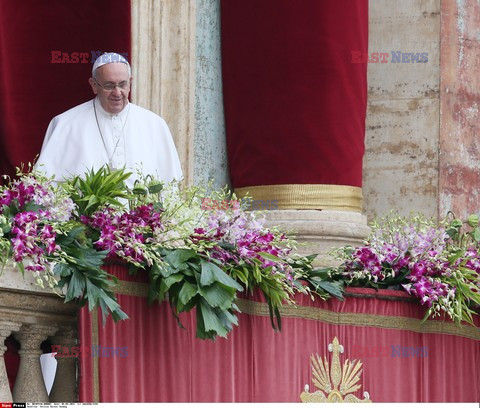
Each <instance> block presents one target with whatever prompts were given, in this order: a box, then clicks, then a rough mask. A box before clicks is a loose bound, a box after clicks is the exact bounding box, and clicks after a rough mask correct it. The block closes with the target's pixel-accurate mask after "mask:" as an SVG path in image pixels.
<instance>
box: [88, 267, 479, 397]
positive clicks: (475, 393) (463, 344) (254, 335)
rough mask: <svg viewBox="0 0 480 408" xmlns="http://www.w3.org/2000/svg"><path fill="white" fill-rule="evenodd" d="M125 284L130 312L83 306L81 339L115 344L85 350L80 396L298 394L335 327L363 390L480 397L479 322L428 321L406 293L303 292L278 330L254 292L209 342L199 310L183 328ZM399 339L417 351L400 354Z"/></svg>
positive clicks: (122, 298)
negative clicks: (319, 296)
mask: <svg viewBox="0 0 480 408" xmlns="http://www.w3.org/2000/svg"><path fill="white" fill-rule="evenodd" d="M110 272H112V273H114V274H116V275H117V276H119V277H120V278H121V279H122V280H129V281H134V280H135V279H134V278H132V277H131V276H128V275H127V273H126V271H125V270H124V268H123V267H119V266H111V267H110ZM120 291H121V292H122V293H124V294H119V295H118V299H119V302H120V304H121V305H122V307H123V308H124V310H125V311H126V312H127V313H128V314H129V315H130V316H132V317H133V318H132V319H130V320H128V321H126V322H121V323H117V324H114V323H113V322H112V321H111V319H108V320H107V324H106V326H105V327H103V326H102V322H101V318H99V316H98V315H97V316H95V315H91V314H89V313H88V312H87V311H86V309H85V308H84V309H82V311H81V316H82V319H81V326H80V331H79V332H80V333H79V337H80V341H81V346H82V347H86V348H88V349H90V350H91V347H92V345H93V346H95V348H96V350H98V346H101V353H103V354H105V350H107V352H106V354H107V355H103V356H101V357H92V356H86V353H85V352H84V354H83V356H82V358H81V361H80V400H81V401H95V400H99V401H101V402H114V401H122V402H134V401H135V402H298V401H299V400H300V399H299V396H300V393H301V392H302V391H303V389H304V385H305V384H309V385H310V391H311V392H313V391H315V388H314V387H313V384H312V381H311V368H310V355H311V354H319V355H320V356H324V355H325V356H327V358H330V357H329V355H330V354H329V353H328V351H327V345H328V344H329V343H331V342H332V340H333V338H334V337H335V336H336V337H337V338H338V339H339V341H340V344H342V345H343V346H344V348H345V353H344V354H343V355H342V356H341V362H342V363H343V361H344V359H345V358H349V359H350V360H352V359H361V360H362V361H363V374H362V376H361V379H360V382H361V384H362V388H361V390H360V391H359V392H357V393H356V395H357V396H358V397H362V393H361V392H363V391H368V393H369V394H370V398H371V399H372V400H373V401H374V402H474V401H478V398H479V397H480V393H479V390H480V377H479V373H478V370H477V367H478V364H479V363H480V344H479V342H478V340H479V338H480V335H479V331H478V328H473V327H467V328H463V329H462V330H461V329H459V328H458V327H456V326H455V325H454V324H452V323H449V322H441V321H428V322H427V323H426V324H425V325H423V326H421V325H420V320H421V318H422V317H423V313H424V311H425V310H424V309H423V308H422V307H420V306H419V305H418V304H417V303H414V302H409V301H406V299H408V296H407V295H406V294H404V293H399V294H398V293H397V292H394V291H380V292H378V293H376V292H375V291H373V290H368V289H353V290H350V292H351V294H352V295H355V294H357V295H358V294H361V296H363V297H349V298H347V299H346V301H345V302H339V301H336V300H331V301H329V302H323V301H318V300H317V301H316V302H312V301H311V300H310V298H308V297H306V296H299V297H298V298H297V302H298V307H296V308H294V307H290V306H288V307H286V308H285V309H284V310H283V329H282V332H281V333H275V332H274V331H273V329H272V328H271V326H270V320H269V317H268V310H267V307H266V304H265V303H263V302H262V301H261V299H260V298H259V297H258V296H255V297H254V298H250V299H249V300H245V299H244V300H241V301H240V302H239V304H240V307H241V309H242V310H243V313H242V314H240V316H239V317H240V318H239V321H240V323H239V327H237V328H235V329H234V331H233V332H232V333H231V334H230V336H229V338H228V339H227V340H225V339H220V340H218V341H216V342H211V341H202V340H197V339H195V317H194V314H193V313H191V314H187V315H185V316H182V317H181V321H182V323H183V325H184V326H185V327H186V330H182V329H180V328H179V327H178V326H177V323H176V321H175V318H174V317H173V316H172V314H171V311H170V309H169V306H168V305H167V304H166V303H164V304H162V305H155V306H153V307H149V306H147V301H146V299H145V297H144V295H145V287H142V286H141V284H133V285H132V286H128V284H127V285H125V284H124V285H122V289H121V290H120ZM125 293H130V294H129V295H127V294H125ZM365 296H370V297H365ZM382 297H383V298H382ZM385 297H386V298H385ZM388 297H390V299H388ZM392 299H395V300H392ZM92 316H93V317H94V322H92ZM92 323H93V324H92ZM92 328H93V330H92ZM394 347H395V349H394ZM397 347H402V348H404V349H406V350H409V351H408V352H406V353H405V352H404V356H403V357H402V356H401V355H399V356H396V355H395V353H396V352H395V351H394V350H398V349H397ZM108 348H110V349H108ZM122 348H123V350H124V352H125V350H127V354H128V356H124V357H121V356H116V357H111V354H112V351H111V350H115V349H116V350H118V351H120V350H122ZM385 348H386V350H385ZM420 349H421V350H423V351H422V352H423V356H422V355H420V353H419V352H418V351H419V350H420ZM84 350H85V349H84ZM108 350H110V351H108ZM413 350H417V355H416V356H414V355H413V354H414V353H415V352H414V351H413ZM379 351H380V352H381V353H383V355H381V353H379ZM108 355H110V356H108Z"/></svg>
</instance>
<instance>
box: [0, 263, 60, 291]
mask: <svg viewBox="0 0 480 408" xmlns="http://www.w3.org/2000/svg"><path fill="white" fill-rule="evenodd" d="M0 288H6V289H16V290H23V291H28V292H33V293H46V294H51V293H52V290H51V289H50V288H48V287H45V288H41V287H40V286H38V285H37V284H36V282H35V278H34V277H33V275H32V273H31V272H29V271H25V275H22V272H20V270H19V269H17V268H15V267H13V266H8V267H6V268H5V270H4V271H3V273H2V274H0Z"/></svg>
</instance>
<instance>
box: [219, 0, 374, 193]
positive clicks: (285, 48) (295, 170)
mask: <svg viewBox="0 0 480 408" xmlns="http://www.w3.org/2000/svg"><path fill="white" fill-rule="evenodd" d="M221 14H222V16H221V19H222V70H223V92H224V107H225V123H226V135H227V146H228V159H229V168H230V177H231V181H232V184H233V186H234V188H239V187H246V186H260V185H279V184H334V185H347V186H356V187H361V184H362V158H363V153H364V135H365V115H366V103H367V67H366V63H352V57H351V55H352V54H351V52H352V51H363V52H366V50H367V47H368V0H322V1H318V0H304V1H301V2H297V1H291V0H262V1H257V0H223V1H222V2H221ZM254 198H255V197H254Z"/></svg>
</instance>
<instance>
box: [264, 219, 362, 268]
mask: <svg viewBox="0 0 480 408" xmlns="http://www.w3.org/2000/svg"><path fill="white" fill-rule="evenodd" d="M266 218H267V223H266V225H267V226H278V227H279V228H281V229H282V230H283V231H286V232H291V233H293V234H294V235H295V236H296V238H297V240H298V242H299V243H301V244H302V245H301V246H300V247H299V248H298V252H299V253H300V254H302V255H310V254H319V256H318V257H317V261H316V265H318V266H331V265H333V264H335V263H336V262H335V261H334V260H333V259H332V258H331V257H330V256H328V252H329V251H331V250H332V249H333V248H338V247H341V246H345V245H352V246H354V245H361V244H362V242H363V240H364V239H365V238H366V237H367V236H368V234H369V232H370V228H369V227H368V226H367V217H366V216H365V215H362V214H360V213H357V212H353V211H333V210H323V211H315V210H273V211H267V212H266Z"/></svg>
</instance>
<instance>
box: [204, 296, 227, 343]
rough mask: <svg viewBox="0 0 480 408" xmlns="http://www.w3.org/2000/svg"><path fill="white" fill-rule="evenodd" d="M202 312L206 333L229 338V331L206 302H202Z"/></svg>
mask: <svg viewBox="0 0 480 408" xmlns="http://www.w3.org/2000/svg"><path fill="white" fill-rule="evenodd" d="M200 311H201V314H202V321H203V327H204V328H205V332H207V333H208V332H213V333H214V334H216V335H218V336H221V337H227V333H228V332H227V329H226V328H225V327H224V326H223V324H222V321H221V320H220V319H219V318H218V316H217V315H216V313H215V312H214V310H213V308H212V307H211V306H210V305H209V304H208V303H207V302H205V301H204V300H201V301H200Z"/></svg>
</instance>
